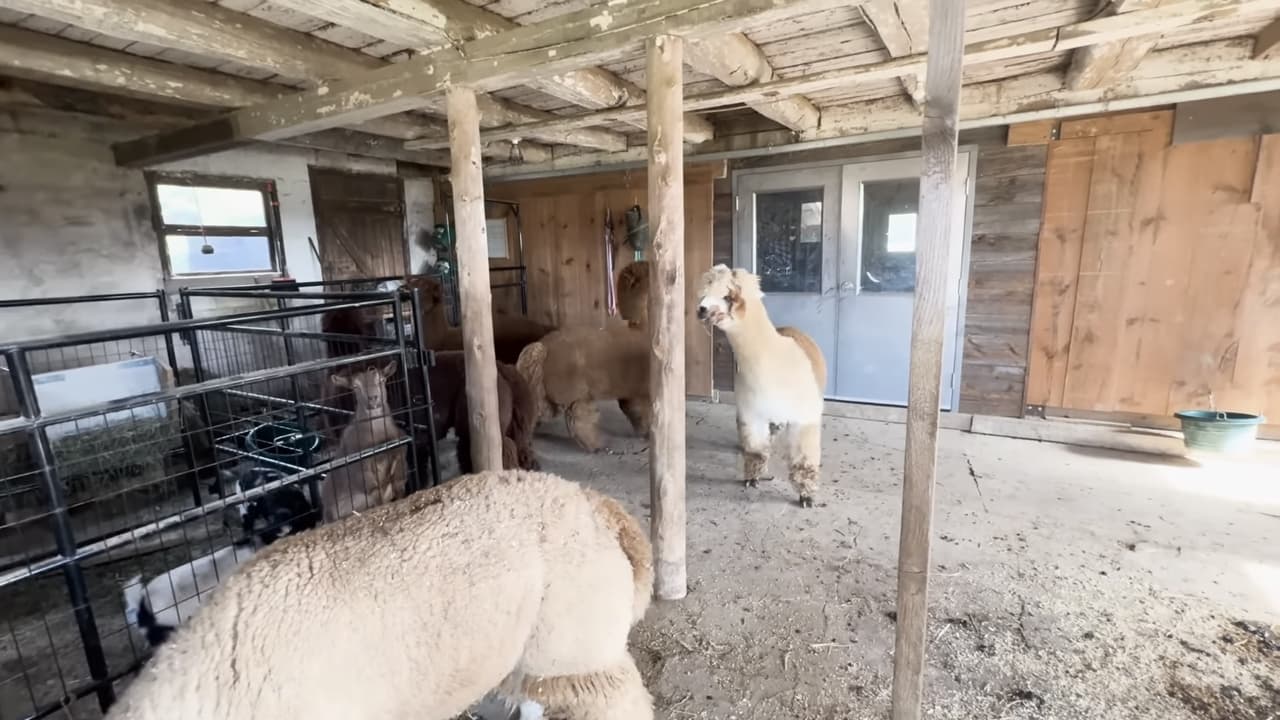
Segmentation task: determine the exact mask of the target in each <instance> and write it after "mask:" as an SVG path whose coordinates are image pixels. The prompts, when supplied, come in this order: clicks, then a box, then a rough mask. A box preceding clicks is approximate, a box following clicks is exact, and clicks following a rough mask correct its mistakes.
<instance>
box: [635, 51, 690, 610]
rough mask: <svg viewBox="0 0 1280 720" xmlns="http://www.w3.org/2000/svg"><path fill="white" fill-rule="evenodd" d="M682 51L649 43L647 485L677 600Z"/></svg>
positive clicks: (657, 584) (680, 555)
mask: <svg viewBox="0 0 1280 720" xmlns="http://www.w3.org/2000/svg"><path fill="white" fill-rule="evenodd" d="M683 56H684V45H683V40H681V39H680V38H678V37H672V36H669V35H660V36H658V37H654V38H651V39H650V40H649V43H648V65H647V67H646V70H645V77H646V78H647V82H648V86H649V87H648V95H649V99H648V115H649V125H648V128H649V129H648V133H649V135H648V147H649V173H648V174H649V224H650V226H651V227H652V228H653V243H652V248H653V278H652V281H651V282H650V284H649V328H650V333H651V336H652V337H651V339H652V348H653V349H652V351H651V355H650V357H649V392H650V401H651V402H652V403H653V422H652V424H651V426H650V431H649V433H650V438H649V482H650V493H651V494H652V497H651V505H652V507H653V511H652V512H653V523H652V532H653V552H654V566H655V568H654V569H655V571H656V576H655V580H654V594H656V595H657V596H658V597H659V598H660V599H663V600H679V599H680V598H682V597H684V596H685V594H686V593H687V592H688V576H687V571H686V568H685V504H684V491H685V488H684V469H685V437H684V425H685V409H684V402H685V384H684V145H683V144H682V143H683V140H682V138H683V137H684V117H683V111H682V108H683V106H684V70H683V61H684V57H683Z"/></svg>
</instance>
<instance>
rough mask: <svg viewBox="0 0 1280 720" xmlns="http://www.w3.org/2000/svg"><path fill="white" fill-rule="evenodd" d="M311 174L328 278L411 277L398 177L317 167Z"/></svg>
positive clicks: (317, 223)
mask: <svg viewBox="0 0 1280 720" xmlns="http://www.w3.org/2000/svg"><path fill="white" fill-rule="evenodd" d="M310 170H311V173H310V174H311V198H312V204H313V206H314V208H315V217H316V232H317V234H318V235H319V237H318V240H319V244H320V249H319V251H320V267H321V271H322V273H323V275H324V279H325V280H350V279H355V278H367V277H383V276H392V275H405V274H407V273H409V272H410V270H409V256H408V247H407V241H406V237H405V219H404V200H403V198H404V192H403V188H402V187H401V182H400V178H398V177H396V176H394V175H373V174H367V173H351V172H345V171H341V170H333V169H330V168H319V167H312V168H311V169H310Z"/></svg>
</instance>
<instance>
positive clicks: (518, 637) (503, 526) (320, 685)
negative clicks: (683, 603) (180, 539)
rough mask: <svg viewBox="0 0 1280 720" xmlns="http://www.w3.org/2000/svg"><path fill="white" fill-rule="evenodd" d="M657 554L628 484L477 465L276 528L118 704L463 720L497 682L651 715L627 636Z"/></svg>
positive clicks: (557, 712) (230, 712)
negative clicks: (353, 510)
mask: <svg viewBox="0 0 1280 720" xmlns="http://www.w3.org/2000/svg"><path fill="white" fill-rule="evenodd" d="M652 584H653V558H652V553H651V549H650V547H649V543H648V540H647V538H646V535H645V532H644V529H643V528H641V526H640V524H639V523H638V522H637V521H636V520H635V518H633V517H632V516H631V515H629V514H628V513H627V512H626V510H624V509H623V508H622V506H621V505H620V504H618V502H617V501H615V500H612V499H610V498H607V497H605V496H603V495H600V494H599V493H596V492H593V491H591V490H589V489H586V488H583V487H582V486H580V485H577V484H575V483H571V482H569V481H567V480H563V479H561V478H558V477H555V476H553V475H545V474H541V473H528V472H524V471H514V472H511V471H504V472H494V473H482V474H479V475H469V476H465V477H463V478H460V479H458V480H455V481H454V482H451V483H449V484H448V485H443V486H440V487H437V488H433V489H431V490H427V491H424V492H419V493H415V494H414V495H412V496H410V497H409V498H407V499H405V500H403V501H401V502H397V503H393V504H391V505H386V506H383V507H379V508H376V509H374V510H371V511H369V512H366V513H363V514H361V515H360V516H357V517H351V518H348V519H346V520H344V521H342V522H340V523H335V524H332V525H324V526H321V527H319V528H317V529H316V530H313V531H311V532H308V533H304V534H302V535H297V536H295V537H292V538H289V539H287V540H284V541H282V542H279V543H276V544H275V545H273V546H272V548H271V549H270V550H269V551H267V552H264V553H261V554H259V555H258V556H257V557H255V558H254V559H253V560H251V561H250V562H249V563H247V564H246V565H245V566H244V567H243V568H242V569H241V570H240V571H239V572H238V573H236V574H234V575H232V576H231V577H230V578H228V579H227V581H226V582H225V583H224V584H223V586H222V587H221V589H220V590H219V591H218V592H217V593H216V594H214V595H213V597H212V598H210V600H209V602H208V603H207V604H206V605H205V607H204V608H203V609H202V610H201V612H200V613H199V614H198V615H197V616H196V617H195V618H193V619H192V621H191V623H190V624H189V625H187V626H186V627H185V628H182V629H180V630H179V631H178V632H176V633H175V634H174V636H173V638H172V639H171V640H170V641H169V643H167V644H166V645H164V646H162V647H161V648H160V650H159V651H158V652H157V654H156V656H155V657H154V658H153V659H152V661H151V662H150V663H149V664H148V665H147V666H146V667H144V668H143V670H142V672H141V673H140V674H139V675H138V677H137V679H136V680H134V682H133V684H132V685H130V686H129V688H128V690H127V691H126V692H125V694H124V696H123V698H122V699H121V701H120V702H119V703H118V704H116V705H115V706H114V707H113V708H112V709H111V711H110V712H109V713H108V714H107V717H108V718H111V719H113V720H174V719H175V718H181V719H182V720H225V719H226V718H289V717H303V718H308V720H350V718H419V719H420V720H448V719H449V718H453V717H455V716H457V715H458V714H459V713H461V712H462V711H463V710H465V709H466V708H468V707H469V706H471V705H472V703H474V702H475V701H477V700H479V699H480V698H481V697H482V696H484V695H485V694H486V693H488V692H489V691H490V690H492V689H494V688H499V690H500V692H502V693H503V694H505V695H507V696H508V697H509V698H510V699H511V700H513V701H516V702H519V701H522V700H526V699H531V700H535V701H537V702H539V703H541V704H542V705H543V706H544V707H545V708H546V710H547V712H548V715H551V716H554V717H564V718H568V719H569V720H650V719H651V718H652V717H653V701H652V698H651V697H650V696H649V693H648V691H647V690H646V689H645V687H644V685H643V683H642V682H641V679H640V674H639V671H638V670H637V669H636V666H635V663H634V661H633V660H632V658H631V655H630V654H629V653H628V651H627V634H628V632H629V631H630V629H631V627H632V625H634V624H635V622H636V621H637V620H639V619H640V617H642V616H643V615H644V612H645V610H646V609H647V608H648V606H649V598H650V593H651V590H652Z"/></svg>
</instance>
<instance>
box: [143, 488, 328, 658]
mask: <svg viewBox="0 0 1280 720" xmlns="http://www.w3.org/2000/svg"><path fill="white" fill-rule="evenodd" d="M283 477H285V474H284V473H283V472H281V471H279V470H274V469H271V468H263V467H257V466H251V465H248V464H242V465H241V466H240V467H239V468H237V469H236V470H234V471H227V470H223V471H220V472H219V480H220V482H215V483H213V484H211V486H210V488H209V490H210V492H212V493H213V494H214V495H217V496H219V497H222V496H223V490H222V482H221V481H227V482H231V481H234V485H235V488H236V491H237V492H244V491H246V490H250V489H252V488H255V487H260V486H262V485H265V484H267V483H270V482H274V481H276V480H279V479H280V478H283ZM236 510H237V515H238V519H239V525H240V528H241V530H242V531H243V533H244V534H243V536H242V538H241V539H240V540H237V541H236V542H235V543H233V544H231V545H228V546H226V547H223V548H220V549H218V550H215V551H214V552H212V553H209V554H208V555H203V556H201V557H198V558H195V559H193V560H191V561H190V562H185V563H182V564H181V565H178V566H177V567H174V568H172V569H170V570H168V571H166V572H163V573H160V574H159V575H157V576H155V577H153V578H151V579H150V580H148V581H147V582H146V583H145V584H144V583H143V582H142V576H140V575H138V576H135V577H133V578H131V579H130V580H129V581H128V582H127V583H125V588H124V608H125V619H126V621H127V622H128V625H129V627H130V628H136V630H137V632H138V633H140V634H141V635H142V637H143V638H145V640H146V641H147V644H149V645H150V646H152V647H156V646H157V645H160V644H161V643H163V642H164V641H165V640H167V639H168V637H169V635H170V634H171V633H172V632H173V631H174V629H176V628H177V627H178V626H179V625H181V624H183V623H185V622H186V621H188V620H190V619H191V616H192V615H194V614H195V612H196V610H197V609H199V607H200V606H201V605H202V604H203V603H204V602H205V600H206V599H207V598H208V596H209V593H210V592H212V591H213V589H214V588H215V587H217V585H218V584H219V583H220V582H222V581H223V580H225V579H226V577H227V576H228V575H229V574H231V573H232V572H234V571H235V570H236V568H238V567H239V566H240V565H242V564H244V562H245V561H247V560H248V559H249V558H251V557H253V556H254V555H255V554H257V552H258V551H259V550H261V549H262V548H263V547H266V546H267V545H270V544H271V543H273V542H275V541H276V540H278V539H280V538H282V537H286V536H288V535H295V534H297V533H300V532H302V531H304V530H309V529H311V528H313V527H315V526H316V524H317V523H318V522H319V519H320V513H319V511H318V510H317V509H316V508H315V507H314V506H313V505H312V504H311V502H310V501H309V500H307V496H306V494H305V493H303V491H302V490H301V489H300V488H298V487H296V486H293V485H290V486H287V487H282V488H279V489H276V490H272V491H271V492H269V493H267V494H265V495H261V496H259V497H256V498H254V499H253V500H250V501H249V502H244V503H240V504H238V505H237V506H236Z"/></svg>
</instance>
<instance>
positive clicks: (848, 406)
mask: <svg viewBox="0 0 1280 720" xmlns="http://www.w3.org/2000/svg"><path fill="white" fill-rule="evenodd" d="M695 399H696V400H697V401H700V402H711V403H718V404H723V405H732V404H734V397H733V393H732V392H721V391H714V392H713V393H712V396H711V398H710V399H707V398H693V397H690V400H695ZM822 412H823V414H824V415H826V416H828V417H838V418H846V419H849V420H868V421H871V422H885V423H894V424H898V425H902V424H905V423H906V422H907V409H906V408H902V407H891V406H885V405H865V404H861V403H846V402H832V401H827V403H826V406H825V407H824V408H823V411H822ZM938 425H939V426H940V427H942V428H944V429H947V430H960V431H963V432H971V433H974V434H976V435H994V436H996V437H1007V438H1017V439H1020V440H1039V441H1042V442H1052V443H1060V444H1063V445H1079V446H1084V447H1093V448H1103V449H1106V450H1118V451H1122V452H1136V453H1146V454H1148V455H1163V456H1167V457H1186V456H1188V451H1187V449H1186V446H1184V445H1183V444H1182V432H1181V431H1179V430H1167V429H1159V428H1144V427H1135V426H1133V425H1129V424H1127V423H1117V422H1105V421H1101V420H1079V419H1067V418H1057V419H1054V418H1049V419H1040V418H1011V417H999V416H994V415H970V414H968V413H958V412H943V413H938ZM1254 455H1255V456H1259V457H1275V458H1277V460H1280V443H1275V442H1269V441H1267V440H1266V439H1265V437H1260V438H1259V440H1258V450H1257V452H1256V453H1254Z"/></svg>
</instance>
